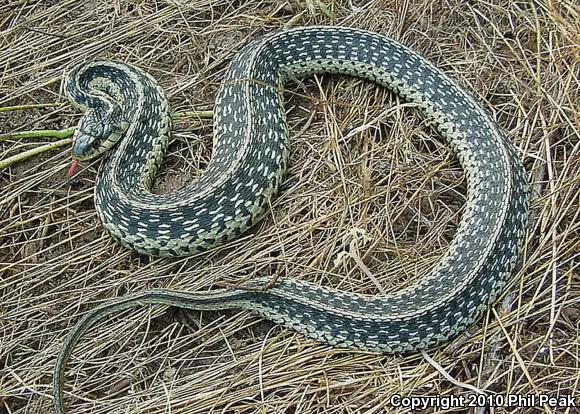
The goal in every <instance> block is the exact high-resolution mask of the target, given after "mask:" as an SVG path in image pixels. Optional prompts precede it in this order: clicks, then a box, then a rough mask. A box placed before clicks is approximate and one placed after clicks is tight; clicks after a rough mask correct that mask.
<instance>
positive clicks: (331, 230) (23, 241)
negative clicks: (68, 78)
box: [0, 0, 580, 414]
mask: <svg viewBox="0 0 580 414" xmlns="http://www.w3.org/2000/svg"><path fill="white" fill-rule="evenodd" d="M2 4H3V6H0V42H1V43H0V64H1V65H2V75H1V78H0V106H11V105H22V104H35V103H57V104H59V103H62V105H60V104H59V105H55V106H51V107H45V108H36V109H30V110H21V111H10V112H0V128H1V129H0V133H7V132H13V131H21V130H31V129H48V128H54V129H60V128H65V127H70V126H72V125H74V124H75V122H76V121H77V119H78V118H79V114H78V113H77V112H76V111H74V110H73V109H72V108H71V107H69V106H68V105H67V104H66V103H65V99H64V98H63V95H62V93H61V91H60V81H61V78H62V75H63V73H64V72H65V70H66V69H67V68H70V67H72V66H73V65H74V64H76V63H78V62H80V61H82V60H88V59H95V58H98V57H107V58H116V59H121V60H124V61H129V62H133V63H135V64H137V65H139V66H140V67H142V68H144V69H146V70H148V71H150V72H151V73H152V74H153V75H154V76H155V77H156V78H157V79H159V81H160V82H161V84H162V85H163V87H164V88H165V89H166V91H167V93H168V96H169V98H170V100H171V103H172V105H173V108H174V109H175V110H177V111H184V110H189V111H191V110H192V109H211V107H212V103H213V99H214V95H215V92H216V89H217V87H218V85H219V82H220V78H221V76H222V75H223V73H224V69H225V67H226V65H227V63H228V62H229V61H230V60H231V58H232V56H233V55H234V54H235V52H236V51H238V50H239V49H240V48H241V47H242V45H244V44H245V43H246V42H248V41H249V40H250V39H253V38H255V37H257V36H258V35H260V34H263V33H267V32H271V31H273V30H279V29H281V28H282V27H283V26H284V25H285V24H287V23H288V22H289V21H290V20H291V19H293V21H294V22H295V23H298V24H304V25H311V24H340V25H347V26H354V27H360V28H365V29H369V30H374V31H378V32H381V33H383V34H386V35H389V36H392V37H394V38H397V39H399V40H401V41H403V42H404V43H406V44H407V45H409V46H411V47H413V48H415V49H416V50H418V51H420V52H422V53H423V54H424V55H425V56H427V57H428V58H430V59H431V60H433V61H434V62H435V63H437V64H438V66H439V67H441V68H443V69H444V70H445V71H446V72H447V73H449V74H450V75H452V76H453V77H455V78H456V79H458V80H459V81H460V82H461V83H462V84H463V85H465V86H466V87H467V88H468V89H469V90H471V91H473V92H474V94H475V95H476V96H477V97H478V98H479V99H480V100H481V101H482V102H484V104H485V105H486V106H487V107H489V108H490V110H491V111H492V112H493V115H494V116H495V117H496V118H497V119H498V121H499V123H500V124H501V125H502V126H503V127H504V128H505V130H506V131H507V132H508V134H509V136H510V138H511V139H512V141H513V142H514V144H515V145H516V147H517V150H518V153H519V155H520V156H521V157H522V159H523V160H524V162H525V165H526V169H527V171H528V175H529V178H530V181H531V183H532V185H533V189H534V196H533V202H532V205H533V219H534V221H533V225H532V226H530V231H529V236H528V241H527V247H526V251H525V255H524V261H523V265H522V268H521V270H520V271H519V272H518V273H517V274H516V276H515V278H514V281H513V283H512V284H511V285H510V287H509V289H508V290H507V291H506V294H505V295H504V297H502V299H501V300H500V301H498V303H497V304H496V306H494V307H493V308H492V309H490V311H489V312H488V314H487V316H486V317H485V318H484V319H483V320H482V321H480V322H479V323H478V324H477V325H476V326H474V327H473V328H472V329H470V330H469V331H468V332H466V333H465V334H464V335H462V336H461V337H460V338H458V339H457V340H455V341H453V342H452V343H449V344H446V345H444V346H442V347H440V348H438V349H436V350H432V351H430V352H429V355H430V356H431V357H432V358H433V359H434V360H436V361H437V362H438V363H439V364H441V365H442V366H443V367H444V369H445V370H446V371H447V372H448V373H449V374H450V375H451V376H453V377H454V378H455V379H456V380H458V381H462V382H464V383H466V384H471V385H473V386H476V387H478V388H479V389H481V390H484V391H486V392H488V393H491V394H493V393H500V394H506V393H521V394H529V393H541V392H547V393H552V394H553V393H557V392H560V393H562V394H576V395H578V389H579V383H580V374H579V372H580V369H579V368H580V349H579V348H580V344H579V329H580V327H579V321H580V311H579V307H578V305H579V302H580V300H579V298H580V282H579V278H578V263H579V261H580V258H579V256H578V251H579V249H578V247H579V238H578V235H579V229H580V225H579V223H580V220H579V218H578V214H579V213H578V211H579V198H580V196H579V176H580V158H579V145H580V144H579V142H580V139H579V138H580V132H579V131H580V113H579V111H578V104H579V102H580V79H579V78H580V71H579V68H580V11H579V9H578V7H577V6H575V5H574V1H573V0H567V1H545V2H544V1H540V0H530V1H527V2H524V1H522V2H517V1H516V2H504V1H500V0H497V1H494V2H487V1H486V2H474V1H471V2H464V1H459V0H457V1H438V0H437V1H435V0H432V1H419V0H417V1H405V0H395V1H392V2H385V1H369V2H361V1H354V0H353V1H338V0H337V1H331V0H309V1H302V0H292V1H288V2H275V1H269V0H265V1H261V0H250V1H245V2H239V1H227V0H212V1H209V0H192V1H184V0H157V1H147V2H145V1H127V2H125V1H118V0H110V1H103V2H101V1H98V2H97V1H87V2H84V1H83V2H78V1H73V0H63V1H60V0H59V1H57V0H53V1H23V0H8V1H4V2H3V3H2ZM287 90H288V93H287V108H288V113H289V122H290V124H291V129H292V140H291V143H292V158H291V162H292V165H291V168H290V171H289V173H288V176H287V180H286V184H285V188H284V191H283V193H282V194H281V195H280V196H279V197H278V198H277V199H276V201H275V203H274V204H273V205H272V211H271V214H270V217H269V218H267V219H266V220H264V221H263V222H262V223H261V224H260V225H258V226H256V228H254V229H253V230H252V231H251V232H250V233H249V234H247V235H246V236H245V237H243V238H242V239H240V240H238V241H236V242H234V243H230V244H229V245H227V246H223V247H221V248H218V249H216V250H214V251H211V252H209V253H207V254H203V255H199V256H197V257H192V258H188V259H177V260H160V259H149V258H145V257H141V256H138V255H136V254H134V253H131V252H130V251H128V250H126V249H124V248H122V247H121V246H119V245H118V244H116V243H114V242H113V241H112V240H111V239H110V238H109V236H108V235H107V234H105V233H104V232H103V229H102V227H101V226H100V224H99V222H98V220H97V217H96V215H95V210H94V207H93V201H92V191H93V185H94V178H95V172H96V169H97V168H98V162H95V163H93V164H90V165H85V166H84V169H83V170H82V171H81V173H80V174H79V175H77V176H76V177H75V178H73V179H68V178H67V177H66V176H65V172H66V169H67V167H68V165H69V163H70V155H69V152H68V150H67V148H60V149H57V150H54V151H52V152H45V153H42V154H40V155H38V156H36V157H34V158H32V159H28V160H26V161H25V162H22V163H19V164H15V165H13V166H12V167H10V168H8V169H5V170H3V171H0V288H1V289H2V304H1V305H0V326H1V329H2V332H1V333H2V335H1V336H0V341H1V342H0V344H1V348H0V370H1V378H0V412H2V413H46V412H48V411H49V410H50V407H51V404H52V397H51V377H52V374H51V371H52V369H53V364H54V361H55V356H56V354H57V353H58V351H59V349H60V347H61V345H62V340H63V338H64V335H65V334H66V332H68V330H69V329H70V327H71V326H72V324H74V323H75V321H77V320H78V319H79V317H80V315H81V314H83V313H84V312H86V311H88V310H90V309H92V308H94V307H95V306H96V305H97V304H98V303H100V302H101V301H103V300H106V299H107V298H110V297H114V296H117V295H122V294H124V293H126V292H129V291H137V290H141V289H144V288H146V287H171V288H176V289H192V290H193V289H202V288H207V287H209V286H212V285H213V284H214V283H216V282H220V281H221V282H223V281H226V282H232V283H233V282H239V281H243V280H246V279H247V278H251V277H253V276H254V275H257V274H260V275H262V274H269V273H272V272H273V271H276V270H278V271H281V272H282V275H284V276H292V277H297V278H302V279H308V280H312V281H316V282H318V283H321V284H324V285H329V286H337V287H340V288H341V289H344V290H348V291H356V292H367V293H377V292H379V291H381V290H385V291H389V290H392V289H398V288H400V287H401V286H403V285H405V284H407V283H411V282H412V281H413V280H416V278H417V277H420V275H421V274H424V273H425V272H426V271H428V269H429V268H430V267H431V266H433V264H434V262H435V261H436V260H437V259H438V258H439V257H440V256H441V255H442V253H443V251H444V250H445V248H446V246H447V245H448V243H449V240H450V239H451V237H452V236H453V234H454V232H455V228H456V225H457V223H458V219H459V216H460V214H461V206H462V205H463V202H464V195H465V181H464V177H463V173H462V171H461V168H460V167H459V165H458V163H457V161H456V159H455V158H454V156H453V155H452V154H451V153H450V151H449V150H448V149H447V147H446V146H445V145H444V144H443V143H442V142H441V140H440V138H439V137H437V136H436V135H435V134H434V133H433V131H431V130H430V129H429V126H428V125H425V122H424V121H422V120H421V118H420V117H417V116H416V115H415V114H414V112H413V111H412V110H410V109H406V108H405V106H404V105H403V104H401V102H399V100H397V98H396V97H394V96H392V95H391V94H389V93H387V92H386V91H384V90H380V89H378V88H376V87H375V86H374V85H369V84H368V83H366V82H361V81H358V80H354V79H348V78H335V77H319V78H316V79H309V80H305V81H303V83H295V84H292V85H288V87H287ZM385 108H391V109H389V110H388V111H386V112H385ZM361 126H364V127H362V128H360V127H361ZM354 128H358V129H356V131H358V132H357V133H356V134H355V133H350V132H351V131H353V129H354ZM174 137H175V140H174V143H173V144H172V145H171V147H170V154H169V156H168V159H167V163H166V167H164V170H163V172H162V174H161V176H160V178H159V182H158V184H157V185H158V189H159V190H160V191H165V190H171V189H172V188H175V187H176V186H177V187H179V186H181V185H183V183H184V182H185V181H187V180H190V179H192V178H193V177H194V176H195V175H197V174H199V171H200V170H201V169H203V167H204V166H205V165H206V164H207V162H208V159H209V156H210V153H211V122H209V121H206V122H205V123H204V124H202V125H197V124H195V123H194V122H193V120H191V122H190V120H188V119H185V120H183V121H180V122H179V123H178V125H176V127H175V133H174ZM47 142H50V139H48V138H47V139H18V140H17V139H10V140H6V141H3V142H0V150H1V154H0V159H2V158H6V157H8V156H12V155H15V154H18V153H21V152H22V151H25V150H28V149H30V148H33V147H36V146H38V145H41V144H44V143H47ZM176 176H177V177H179V178H176ZM183 177H185V179H184V178H183ZM184 180H185V181H184ZM355 229H360V230H359V233H357V234H359V237H358V238H357V237H353V236H352V235H353V232H354V233H356V231H357V230H355ZM360 234H364V235H365V236H366V237H360ZM340 258H342V259H343V260H342V261H340V260H338V259H340ZM369 275H370V276H369ZM373 278H375V279H376V281H373ZM67 368H68V370H67V372H68V375H67V384H66V389H67V390H68V391H69V392H68V393H67V401H68V404H69V405H70V406H73V407H74V410H73V411H74V412H75V413H109V412H119V413H129V412H130V413H137V412H139V413H140V412H146V413H161V412H163V413H188V414H191V413H207V412H216V413H222V412H226V413H229V412H232V413H254V412H258V413H266V412H268V413H270V412H278V413H315V412H316V413H319V412H330V413H355V412H369V413H371V412H372V413H379V412H388V411H391V410H392V408H391V406H390V405H389V397H390V396H391V395H392V394H394V393H399V394H402V395H405V396H408V395H437V394H443V395H466V394H471V393H472V391H469V390H467V389H466V388H464V387H461V386H457V385H454V384H453V383H452V382H450V381H448V380H447V379H445V378H444V377H443V376H442V375H441V373H440V372H438V371H437V370H436V369H435V368H434V367H433V366H432V365H431V364H429V363H428V362H427V361H426V360H425V359H424V358H423V357H422V356H421V355H410V356H408V357H392V356H381V355H375V354H370V353H365V352H357V351H344V350H338V349H333V348H331V347H329V346H326V345H322V344H319V343H315V342H313V341H310V340H306V339H304V338H303V337H302V336H300V335H298V334H295V333H294V332H291V331H288V330H285V329H282V328H279V327H277V326H275V325H273V324H271V323H269V322H266V321H262V320H259V319H256V318H253V317H250V316H248V315H247V314H246V313H244V312H220V313H211V312H210V313H204V314H200V313H196V312H183V311H177V310H173V309H167V308H162V307H151V308H146V309H140V310H135V311H132V312H126V313H125V314H122V315H119V316H118V317H115V318H112V319H111V320H109V321H107V323H106V324H104V325H102V326H100V327H99V328H98V329H97V330H96V331H95V332H94V333H92V334H91V335H89V336H87V337H86V339H85V340H84V341H83V342H82V344H81V345H80V346H78V347H77V348H76V350H75V352H74V357H73V358H72V361H71V362H70V363H69V364H68V367H67ZM470 410H471V412H477V413H483V412H484V410H483V409H479V408H471V409H470ZM538 410H540V411H542V412H552V413H555V412H573V411H567V410H565V409H554V408H549V407H547V406H545V407H543V408H540V409H538ZM429 411H431V410H429ZM435 411H437V412H444V411H445V410H435ZM448 411H453V412H462V411H464V410H455V411H454V410H448ZM505 411H512V412H515V409H510V410H497V411H496V412H505ZM529 412H536V411H535V410H532V409H529Z"/></svg>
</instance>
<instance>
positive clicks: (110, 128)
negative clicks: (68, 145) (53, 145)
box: [72, 107, 128, 160]
mask: <svg viewBox="0 0 580 414" xmlns="http://www.w3.org/2000/svg"><path fill="white" fill-rule="evenodd" d="M127 126H128V123H127V121H125V120H124V119H123V117H122V116H121V114H120V110H119V109H118V107H117V108H110V107H109V108H107V109H101V108H90V109H88V110H87V111H86V112H85V115H84V116H83V117H82V118H81V120H80V121H79V124H78V126H77V128H76V130H75V133H74V136H73V145H72V155H73V157H74V158H76V159H77V160H88V159H91V158H96V157H98V156H100V155H102V154H103V153H105V152H106V151H107V150H108V149H109V148H111V147H112V146H113V145H114V144H115V143H116V142H117V141H118V140H119V139H120V138H121V137H122V136H123V134H124V133H125V131H126V130H127Z"/></svg>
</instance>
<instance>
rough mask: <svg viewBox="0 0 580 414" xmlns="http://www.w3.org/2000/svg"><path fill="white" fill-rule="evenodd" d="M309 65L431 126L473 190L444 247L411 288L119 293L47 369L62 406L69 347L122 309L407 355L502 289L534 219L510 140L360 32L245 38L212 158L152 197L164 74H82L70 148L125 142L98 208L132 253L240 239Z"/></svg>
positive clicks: (270, 187) (401, 49)
mask: <svg viewBox="0 0 580 414" xmlns="http://www.w3.org/2000/svg"><path fill="white" fill-rule="evenodd" d="M316 73H340V74H348V75H353V76H357V77H362V78H366V79H370V80H372V81H374V82H376V83H378V84H380V85H383V86H386V87H387V88H389V89H391V90H393V91H394V92H395V93H397V94H399V95H400V96H401V97H403V98H404V99H405V100H407V101H411V102H413V103H415V104H416V105H417V106H418V108H419V110H420V111H422V112H423V113H424V114H425V116H426V117H428V118H429V119H430V120H432V121H433V122H434V123H435V124H436V126H437V130H438V131H439V132H440V133H441V135H442V136H443V137H445V139H446V141H447V142H448V143H449V145H450V146H451V147H452V149H453V150H454V151H455V153H456V154H457V156H458V158H459V160H460V162H461V165H462V167H463V169H464V171H465V175H466V177H467V185H468V191H467V202H466V205H465V208H464V211H463V215H462V218H461V222H460V225H459V228H458V230H457V234H456V236H455V238H454V239H453V241H452V242H451V244H450V246H449V249H448V250H447V252H446V253H445V255H444V256H443V257H442V258H441V259H440V261H439V262H438V264H437V265H436V266H435V267H434V268H433V269H432V271H431V272H430V273H429V274H428V275H426V276H425V277H424V278H422V279H421V280H420V281H419V282H418V283H416V284H415V285H413V286H411V287H409V288H406V289H403V290H401V291H399V292H395V293H391V294H388V295H385V296H376V297H375V296H365V295H359V294H352V293H347V292H341V291H338V290H335V289H330V288H327V287H321V286H317V285H314V284H312V283H308V282H304V281H299V280H294V279H287V278H281V279H280V280H279V281H278V282H277V283H276V284H275V285H274V286H273V287H272V288H270V289H268V290H259V289H241V288H240V289H218V290H209V291H205V292H180V291H172V290H166V289H156V290H150V291H144V292H140V293H135V294H132V295H128V296H124V297H120V298H117V299H113V300H111V301H110V302H108V303H105V304H104V305H102V306H100V307H98V308H96V309H94V310H93V311H91V312H89V313H88V314H87V315H85V316H84V317H83V318H82V319H81V320H80V321H79V322H78V324H77V325H76V327H75V328H73V330H72V332H71V333H70V334H69V336H68V337H67V339H66V340H65V344H64V347H63V350H62V352H61V353H60V355H59V357H58V360H57V365H56V369H55V375H54V387H55V408H56V411H57V412H58V413H61V412H63V405H62V377H63V369H64V364H65V363H66V360H67V359H68V357H69V356H70V354H71V351H72V349H73V347H74V345H75V344H76V342H77V341H78V340H79V338H80V337H81V336H82V335H83V334H84V333H85V332H87V330H89V329H90V328H91V327H92V326H93V325H94V324H95V323H96V322H98V321H99V320H101V319H102V318H104V317H105V316H107V315H109V314H111V313H114V312H118V311H120V310H122V309H126V308H129V307H133V306H137V305H143V304H149V303H155V304H166V305H175V306H179V307H183V308H189V309H200V310H208V309H227V308H243V309H247V310H248V311H250V312H252V313H254V314H256V315H260V316H263V317H265V318H267V319H270V320H272V321H274V322H276V323H279V324H281V325H283V326H286V327H288V328H291V329H295V330H297V331H298V332H300V333H302V334H304V335H306V336H308V337H311V338H315V339H317V340H320V341H323V342H326V343H328V344H331V345H334V346H340V347H356V348H361V349H365V350H370V351H377V352H385V353H403V352H409V351H415V350H420V349H424V348H427V347H431V346H434V345H437V344H439V343H441V342H442V341H445V340H447V339H449V338H451V337H453V336H455V335H456V334H458V333H459V332H461V331H462V330H464V329H465V328H466V327H467V326H468V325H469V324H471V323H473V322H474V321H475V320H476V319H477V318H479V317H480V316H481V315H482V312H483V311H484V310H485V309H486V307H487V306H488V305H489V304H490V302H492V301H493V300H494V299H495V298H496V297H497V295H498V293H499V292H500V290H501V289H502V287H503V286H504V285H505V283H506V282H507V280H508V278H509V276H510V274H511V272H512V271H513V269H514V267H515V265H516V259H517V257H518V255H519V252H520V250H521V247H522V244H523V240H524V233H525V227H526V222H527V210H528V197H527V191H526V179H525V172H524V169H523V167H522V164H521V163H520V161H519V159H518V157H517V155H516V152H515V150H514V147H513V146H512V144H511V143H510V142H509V141H508V140H507V138H506V136H505V135H504V133H503V132H502V131H501V130H500V129H499V128H498V126H497V125H496V123H495V122H494V121H493V120H492V119H491V118H490V116H489V115H488V114H487V113H486V112H485V110H484V109H483V108H482V107H481V106H480V105H479V104H478V103H477V102H476V101H475V100H474V99H473V98H472V97H471V96H470V95H469V94H467V93H466V92H465V91H464V90H463V89H462V88H461V87H460V86H459V85H458V84H457V83H456V82H455V81H453V80H452V79H450V78H449V77H447V76H446V75H444V74H443V73H442V72H441V71H439V70H438V69H437V68H436V67H435V66H434V65H433V64H431V63H430V62H428V61H427V60H425V59H424V58H422V57H421V56H419V55H418V54H417V53H415V52H413V51H411V50H409V49H408V48H407V47H405V46H403V45H401V44H400V43H398V42H396V41H393V40H391V39H388V38H386V37H383V36H381V35H378V34H374V33H369V32H366V31H362V30H357V29H352V28H338V27H308V28H297V29H292V30H288V31H285V32H280V33H275V34H271V35H268V36H265V37H262V38H260V39H258V40H256V41H254V42H252V43H251V44H249V45H247V46H246V47H244V48H243V49H242V50H241V51H240V52H239V54H238V55H237V56H236V57H235V58H234V60H233V62H232V63H231V65H230V67H229V70H228V71H227V74H226V76H225V79H224V82H223V85H222V87H221V89H220V91H219V93H218V95H217V99H216V104H215V115H214V119H215V122H214V125H215V130H214V137H215V138H214V150H213V155H212V159H211V162H210V164H209V165H208V167H207V169H206V171H205V172H204V174H203V175H202V176H201V177H200V179H199V180H198V181H196V182H195V183H193V184H192V185H190V186H189V187H187V188H185V189H183V190H180V191H177V192H175V193H172V194H162V195H156V194H152V193H150V192H149V188H150V185H151V183H152V180H153V177H154V175H155V172H156V170H157V167H158V165H159V164H160V162H161V160H162V156H163V151H164V149H165V147H166V145H167V140H168V134H169V130H170V125H171V122H170V116H169V109H168V106H167V102H166V100H165V98H164V96H163V92H162V91H161V89H160V88H159V86H158V85H157V84H156V82H155V81H154V80H153V79H152V78H151V77H150V76H148V75H147V74H145V73H144V72H142V71H141V70H139V69H137V68H135V67H133V66H130V65H127V64H123V63H117V62H109V61H100V62H92V63H85V64H81V65H79V66H77V67H75V68H74V69H73V70H72V71H71V72H70V74H69V76H68V78H67V79H66V83H65V90H66V93H67V94H68V96H69V98H70V99H71V101H72V102H73V103H74V104H76V105H77V106H79V107H81V108H82V109H83V110H85V111H86V113H85V116H84V117H83V119H82V120H81V122H80V124H79V128H78V129H77V133H76V136H75V141H74V144H73V154H74V155H75V156H76V157H77V158H90V157H92V156H95V155H97V154H99V153H101V152H103V151H104V150H105V149H107V148H109V147H111V146H112V145H113V144H114V143H115V141H116V140H117V139H118V138H119V137H121V136H123V139H121V140H120V141H119V142H118V143H117V146H116V148H115V149H114V150H112V151H109V152H108V153H107V154H106V156H105V159H104V160H103V163H102V165H101V168H100V170H99V174H98V179H97V185H96V193H95V206H96V209H97V212H98V215H99V217H100V219H101V220H102V222H103V225H104V226H105V227H106V228H107V229H108V230H109V232H110V233H111V234H112V235H113V236H114V237H115V238H116V239H117V240H119V241H120V242H121V243H123V244H124V245H125V246H128V247H129V248H131V249H134V250H136V251H138V252H140V253H143V254H148V255H162V256H172V255H189V254H192V253H194V252H198V251H201V250H204V249H208V248H210V247H211V246H214V245H216V244H218V243H222V242H224V241H227V240H230V239H232V238H234V237H236V236H237V235H239V234H240V233H241V232H243V231H244V230H246V229H247V228H248V227H250V226H251V225H252V224H253V223H255V222H256V221H257V220H259V219H260V217H261V216H262V215H263V213H264V211H265V209H266V206H267V205H268V202H269V200H270V198H271V197H272V196H273V195H274V194H275V193H276V191H277V189H278V186H279V184H280V181H281V179H282V176H283V174H284V170H285V166H286V160H287V156H288V143H287V126H286V121H285V116H284V110H283V106H282V104H283V99H282V94H281V90H282V86H283V84H284V82H285V79H287V78H288V77H289V76H307V75H312V74H316ZM264 283H265V280H264V279H259V280H255V281H253V282H252V285H253V286H260V285H262V284H264Z"/></svg>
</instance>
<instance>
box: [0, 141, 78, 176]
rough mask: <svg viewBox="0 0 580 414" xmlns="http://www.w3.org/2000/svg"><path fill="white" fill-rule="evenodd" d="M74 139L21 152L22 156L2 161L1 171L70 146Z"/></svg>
mask: <svg viewBox="0 0 580 414" xmlns="http://www.w3.org/2000/svg"><path fill="white" fill-rule="evenodd" d="M72 141H73V140H72V138H65V139H61V140H60V141H55V142H51V143H50V144H46V145H41V146H40V147H35V148H32V149H29V150H26V151H23V152H21V153H20V154H16V155H13V156H12V157H8V158H6V159H4V160H0V170H3V169H4V168H7V167H9V166H11V165H12V164H14V163H16V162H19V161H22V160H25V159H27V158H29V157H33V156H35V155H37V154H40V153H42V152H46V151H50V150H53V149H55V148H59V147H63V146H65V145H70V144H71V143H72Z"/></svg>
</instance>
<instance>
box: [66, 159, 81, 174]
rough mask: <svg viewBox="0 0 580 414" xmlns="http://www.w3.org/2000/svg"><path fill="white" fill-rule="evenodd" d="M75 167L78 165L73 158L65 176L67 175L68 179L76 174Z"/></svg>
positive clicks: (77, 161)
mask: <svg viewBox="0 0 580 414" xmlns="http://www.w3.org/2000/svg"><path fill="white" fill-rule="evenodd" d="M77 165H79V160H77V159H76V158H73V160H72V163H71V165H70V167H69V168H68V172H67V173H66V175H68V176H69V177H72V176H73V175H75V174H76V172H77Z"/></svg>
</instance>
